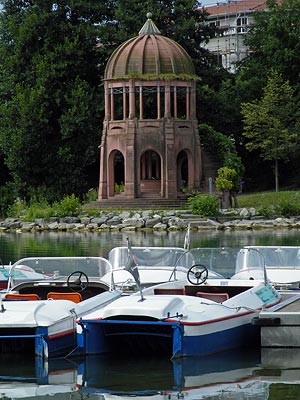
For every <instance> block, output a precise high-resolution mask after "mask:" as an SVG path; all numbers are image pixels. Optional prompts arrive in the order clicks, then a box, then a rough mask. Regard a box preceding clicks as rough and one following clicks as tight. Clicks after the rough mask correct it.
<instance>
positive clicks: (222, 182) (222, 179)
mask: <svg viewBox="0 0 300 400" xmlns="http://www.w3.org/2000/svg"><path fill="white" fill-rule="evenodd" d="M237 176H238V174H237V172H236V170H235V169H233V168H228V167H222V168H219V169H218V176H217V177H216V188H217V189H218V190H220V191H221V192H222V208H228V207H230V206H232V204H231V190H232V189H233V188H234V186H235V183H236V179H237ZM234 199H235V201H236V197H234ZM235 206H237V204H235Z"/></svg>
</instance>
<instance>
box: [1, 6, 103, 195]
mask: <svg viewBox="0 0 300 400" xmlns="http://www.w3.org/2000/svg"><path fill="white" fill-rule="evenodd" d="M3 4H4V9H3V12H2V13H1V15H0V35H1V41H0V62H1V72H0V148H1V150H2V152H3V154H4V157H5V162H6V165H7V166H8V168H9V170H10V171H11V174H12V176H13V179H14V182H15V185H16V186H18V190H19V195H26V194H28V192H29V188H39V187H41V186H46V187H47V195H48V196H49V198H51V197H52V200H53V199H55V198H57V197H59V196H61V195H64V194H70V193H75V194H81V193H84V192H86V191H87V190H88V188H89V187H91V185H95V184H96V182H97V171H98V165H97V164H98V152H99V151H98V144H99V143H100V132H101V123H102V119H103V93H102V89H101V86H100V84H101V74H100V73H99V69H98V65H99V57H100V58H101V49H100V48H99V46H97V43H98V40H99V29H98V27H99V23H100V22H101V21H107V20H110V17H109V12H108V8H107V4H108V2H103V1H102V2H95V1H92V0H90V1H86V0H84V1H83V0H72V1H71V2H70V1H66V0H59V1H57V2H56V3H53V2H52V1H49V0H34V1H28V2H24V1H22V0H6V1H5V2H3ZM98 54H99V55H98ZM95 171H96V172H95Z"/></svg>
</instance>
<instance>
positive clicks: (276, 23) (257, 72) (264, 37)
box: [241, 0, 300, 89]
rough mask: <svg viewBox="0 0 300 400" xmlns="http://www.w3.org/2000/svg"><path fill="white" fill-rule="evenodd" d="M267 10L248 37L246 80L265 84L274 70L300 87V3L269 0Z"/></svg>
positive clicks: (259, 14) (256, 17)
mask: <svg viewBox="0 0 300 400" xmlns="http://www.w3.org/2000/svg"><path fill="white" fill-rule="evenodd" d="M267 7H268V11H257V12H256V13H255V14H254V24H253V26H252V28H251V29H250V30H249V32H248V33H247V35H246V36H245V44H246V45H247V46H249V48H251V55H250V56H249V57H248V58H246V59H245V60H243V61H242V63H241V67H242V74H243V75H244V78H246V79H248V80H251V79H253V81H255V82H256V83H258V82H260V85H256V87H257V89H259V88H260V87H261V84H263V83H264V81H266V78H267V76H268V74H269V71H270V69H271V68H273V69H276V70H277V71H278V72H279V73H282V75H283V76H284V77H285V78H286V79H288V80H289V81H290V84H291V85H294V84H297V85H299V84H300V51H299V49H300V43H299V36H300V25H299V17H300V2H299V1H295V0H282V1H276V0H268V1H267Z"/></svg>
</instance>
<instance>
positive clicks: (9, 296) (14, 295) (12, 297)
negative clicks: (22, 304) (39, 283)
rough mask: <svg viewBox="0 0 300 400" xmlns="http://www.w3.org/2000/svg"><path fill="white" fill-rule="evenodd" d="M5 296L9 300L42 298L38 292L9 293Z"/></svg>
mask: <svg viewBox="0 0 300 400" xmlns="http://www.w3.org/2000/svg"><path fill="white" fill-rule="evenodd" d="M4 298H5V299H8V300H40V298H39V296H38V295H37V294H36V293H29V294H26V293H24V294H23V293H7V294H6V295H5V297H4Z"/></svg>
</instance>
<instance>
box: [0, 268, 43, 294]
mask: <svg viewBox="0 0 300 400" xmlns="http://www.w3.org/2000/svg"><path fill="white" fill-rule="evenodd" d="M11 268H12V264H9V265H4V264H0V290H3V289H6V288H7V285H8V281H9V279H12V269H11ZM48 278H49V277H48V276H47V275H44V274H41V273H39V272H37V271H35V270H34V269H33V268H30V267H28V266H27V265H22V264H20V265H17V266H16V267H15V268H14V272H13V280H14V283H15V284H17V283H21V282H27V281H34V280H42V279H48Z"/></svg>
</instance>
